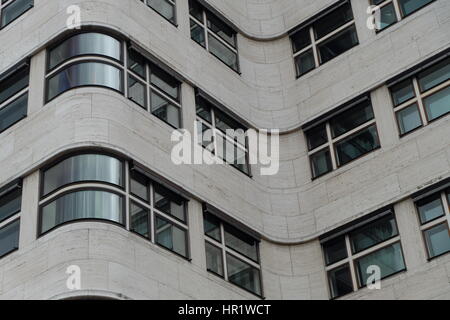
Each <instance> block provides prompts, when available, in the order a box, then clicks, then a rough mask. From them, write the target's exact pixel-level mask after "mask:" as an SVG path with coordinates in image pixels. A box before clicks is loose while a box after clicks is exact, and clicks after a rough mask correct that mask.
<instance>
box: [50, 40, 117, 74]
mask: <svg viewBox="0 0 450 320" xmlns="http://www.w3.org/2000/svg"><path fill="white" fill-rule="evenodd" d="M121 48H122V45H121V43H120V41H119V40H117V39H115V38H113V37H111V36H108V35H106V34H102V33H94V32H90V33H80V34H77V35H74V36H73V37H71V38H69V39H67V40H65V41H64V42H62V43H61V44H59V45H58V46H57V47H55V48H53V49H51V50H50V52H49V59H48V68H49V69H53V68H55V67H56V66H58V65H59V64H61V63H63V62H64V61H67V60H68V59H70V58H73V57H77V56H82V55H99V56H105V57H108V58H113V59H115V60H118V61H122V49H121Z"/></svg>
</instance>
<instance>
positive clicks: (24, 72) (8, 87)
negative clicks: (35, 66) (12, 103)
mask: <svg viewBox="0 0 450 320" xmlns="http://www.w3.org/2000/svg"><path fill="white" fill-rule="evenodd" d="M29 71H30V70H29V69H28V68H22V69H21V70H19V71H18V72H15V73H14V74H12V75H11V76H9V77H8V78H6V79H5V80H3V81H2V82H0V104H2V103H3V102H5V101H6V100H8V99H9V98H11V97H12V96H13V95H15V94H16V93H18V92H19V91H21V90H23V89H25V88H26V87H28V82H29Z"/></svg>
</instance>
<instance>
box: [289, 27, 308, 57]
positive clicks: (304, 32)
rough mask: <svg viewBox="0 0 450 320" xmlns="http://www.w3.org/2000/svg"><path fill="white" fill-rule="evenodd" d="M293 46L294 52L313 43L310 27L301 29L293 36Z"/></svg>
mask: <svg viewBox="0 0 450 320" xmlns="http://www.w3.org/2000/svg"><path fill="white" fill-rule="evenodd" d="M291 41H292V48H293V49H294V53H295V52H298V51H300V50H302V49H304V48H306V47H307V46H309V45H310V44H311V35H310V33H309V27H307V28H304V29H301V30H299V31H297V32H296V33H294V34H293V35H292V36H291Z"/></svg>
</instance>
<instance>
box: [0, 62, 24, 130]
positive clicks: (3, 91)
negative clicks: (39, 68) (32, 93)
mask: <svg viewBox="0 0 450 320" xmlns="http://www.w3.org/2000/svg"><path fill="white" fill-rule="evenodd" d="M12 70H14V71H12V72H7V73H6V74H5V75H1V76H0V133H1V132H3V131H5V130H6V129H8V128H9V127H11V126H12V125H14V124H15V123H17V122H19V121H20V120H22V119H24V118H25V117H26V116H27V110H28V83H29V71H30V69H29V66H28V64H21V65H19V66H18V67H14V68H13V69H12Z"/></svg>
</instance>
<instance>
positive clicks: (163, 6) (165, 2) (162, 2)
mask: <svg viewBox="0 0 450 320" xmlns="http://www.w3.org/2000/svg"><path fill="white" fill-rule="evenodd" d="M141 2H143V3H145V4H147V6H149V7H150V8H152V9H153V10H155V11H156V12H157V13H158V14H160V15H161V16H162V17H163V18H164V19H166V20H167V21H169V22H170V23H172V24H176V9H175V0H141Z"/></svg>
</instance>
